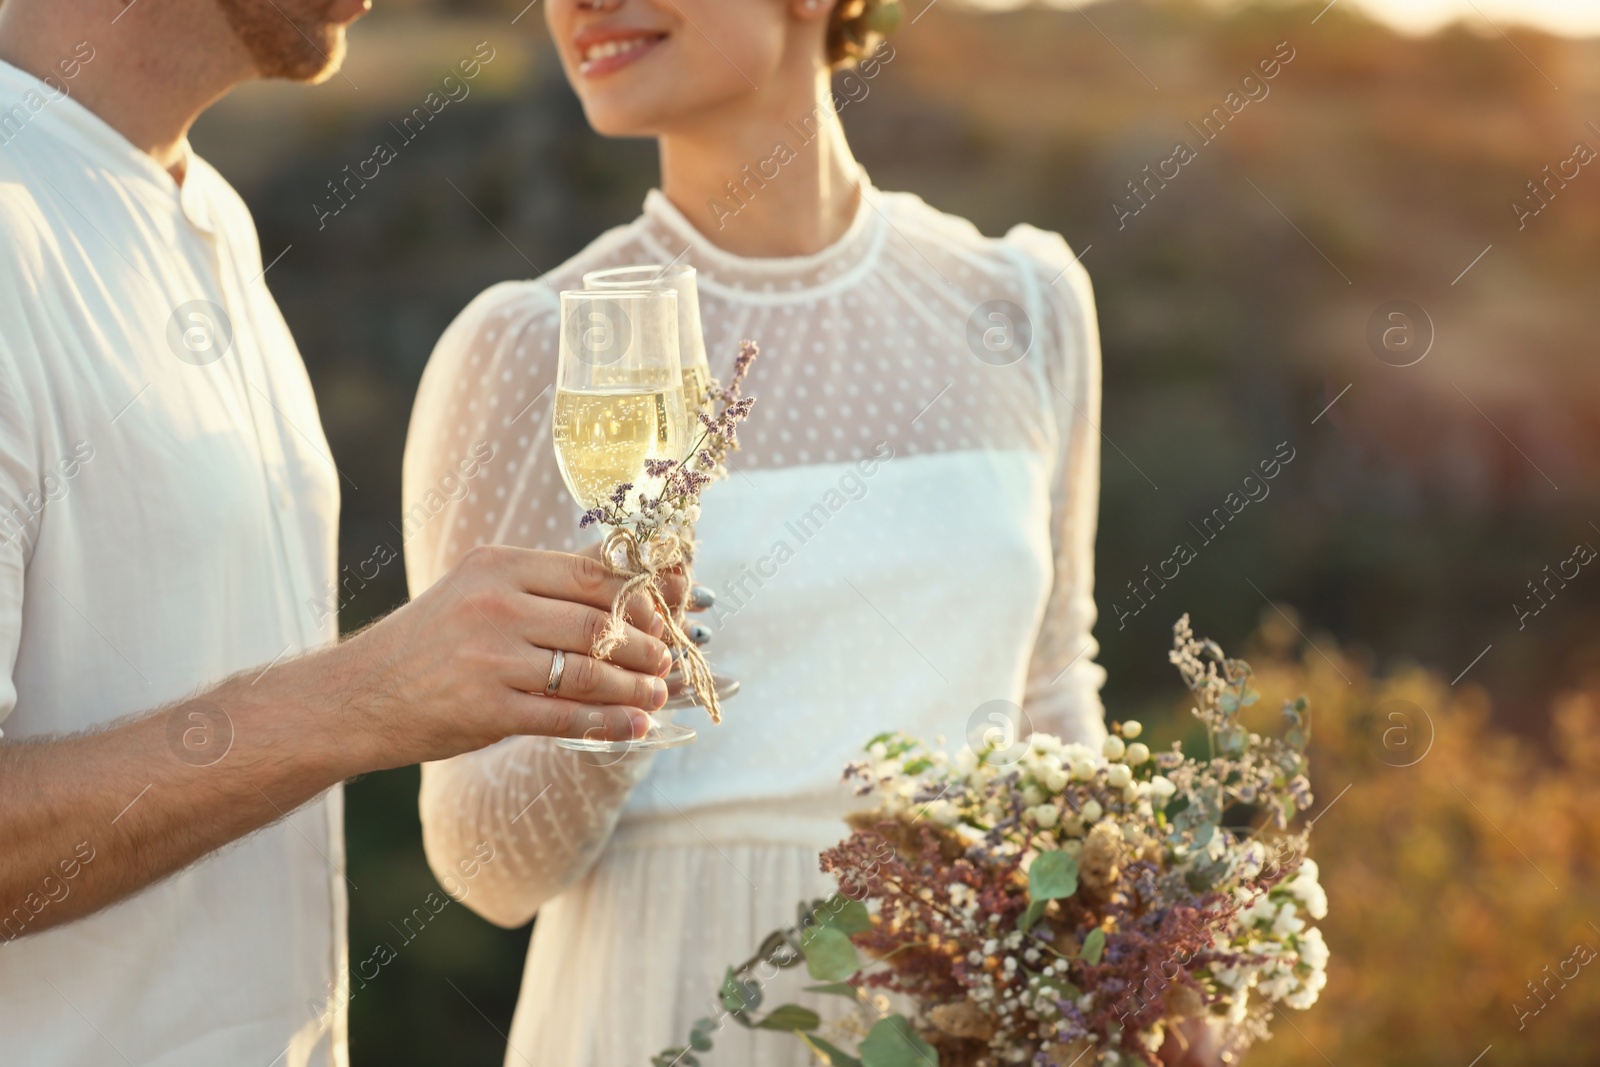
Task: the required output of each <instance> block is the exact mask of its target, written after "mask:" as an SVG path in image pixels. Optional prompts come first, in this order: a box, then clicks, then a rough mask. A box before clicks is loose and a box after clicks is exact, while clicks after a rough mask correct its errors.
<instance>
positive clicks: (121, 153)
mask: <svg viewBox="0 0 1600 1067" xmlns="http://www.w3.org/2000/svg"><path fill="white" fill-rule="evenodd" d="M65 84H66V86H67V88H68V91H69V95H66V96H63V95H61V90H60V88H59V84H58V85H56V86H52V85H50V84H49V83H46V82H44V81H42V80H40V79H39V78H36V77H34V76H33V75H32V74H29V73H28V72H27V71H25V70H22V69H20V68H18V67H14V66H12V65H11V64H9V63H7V62H5V61H4V60H0V114H5V113H14V111H15V109H17V108H21V109H22V111H23V112H24V113H25V114H26V115H27V116H28V118H27V120H26V125H24V126H23V127H22V128H21V130H20V131H19V132H17V133H16V135H15V141H20V142H22V144H24V145H25V144H26V140H25V139H26V138H27V137H29V136H30V135H36V136H46V137H52V138H54V139H56V140H58V141H60V142H62V143H64V144H66V145H68V146H69V147H70V148H72V149H73V150H75V151H76V152H78V153H79V154H80V155H82V156H83V157H84V158H85V159H86V160H87V161H88V162H89V163H90V164H91V165H93V166H94V167H96V168H98V169H101V170H105V171H108V172H110V173H112V174H114V175H116V176H117V177H119V178H122V179H125V180H127V179H133V180H137V181H140V182H142V183H143V184H145V185H147V186H149V187H150V188H151V189H152V191H154V192H156V193H157V194H159V195H161V196H163V197H166V198H168V199H169V200H170V201H171V203H172V205H173V207H174V208H176V209H177V210H179V211H181V212H182V213H183V215H184V216H185V217H186V218H187V219H188V221H189V222H190V223H192V224H193V225H194V226H195V227H196V228H198V229H200V230H202V231H204V232H206V233H212V232H214V231H215V228H216V227H215V221H214V219H213V216H212V212H211V210H210V205H209V203H208V202H207V200H206V198H205V197H204V196H203V195H202V192H201V186H203V184H204V179H203V178H202V179H201V180H200V181H196V180H195V179H196V177H197V176H198V174H199V173H200V172H201V170H202V168H200V167H198V166H196V163H197V162H198V161H199V157H198V156H196V155H195V154H194V151H193V150H192V149H191V148H190V147H189V141H188V138H185V139H184V141H183V144H182V145H181V146H180V148H181V151H182V153H183V156H184V182H183V184H182V185H181V186H180V185H179V184H178V182H177V180H176V179H175V178H173V176H172V175H171V174H169V173H168V172H167V171H166V169H165V168H163V167H162V166H161V164H159V163H157V162H156V161H155V160H154V159H152V158H150V156H149V154H148V153H146V152H144V151H143V150H141V149H140V148H138V147H136V146H135V145H134V144H133V143H132V142H131V141H129V140H128V139H127V138H126V137H124V136H123V135H122V134H121V133H119V132H117V130H116V129H114V128H113V127H112V126H110V125H109V124H108V123H107V122H106V121H105V120H104V119H102V118H101V117H100V116H99V115H96V114H95V113H94V112H93V111H90V110H89V109H88V108H86V107H84V106H83V105H82V104H80V103H78V101H77V100H75V99H73V98H72V96H71V95H70V90H71V83H70V82H67V83H65Z"/></svg>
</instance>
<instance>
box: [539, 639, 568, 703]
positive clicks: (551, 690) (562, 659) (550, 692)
mask: <svg viewBox="0 0 1600 1067" xmlns="http://www.w3.org/2000/svg"><path fill="white" fill-rule="evenodd" d="M566 670H567V654H566V652H564V651H563V650H561V649H559V648H558V649H556V650H555V657H554V658H553V659H552V660H551V661H550V681H549V682H548V683H547V684H546V685H545V687H544V695H545V696H547V697H553V696H555V695H556V690H558V689H560V688H561V676H562V675H563V674H565V673H566Z"/></svg>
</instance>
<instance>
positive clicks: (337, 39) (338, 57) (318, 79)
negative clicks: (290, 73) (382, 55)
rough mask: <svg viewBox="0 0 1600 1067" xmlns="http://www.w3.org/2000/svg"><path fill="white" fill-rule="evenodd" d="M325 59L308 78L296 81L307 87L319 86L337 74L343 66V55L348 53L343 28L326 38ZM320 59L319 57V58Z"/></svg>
mask: <svg viewBox="0 0 1600 1067" xmlns="http://www.w3.org/2000/svg"><path fill="white" fill-rule="evenodd" d="M325 51H326V52H327V58H326V59H325V60H324V61H323V62H322V65H321V66H320V67H319V68H318V69H317V70H316V71H315V72H314V73H312V74H311V75H310V76H309V77H304V78H300V79H298V80H299V81H302V82H304V83H305V84H307V85H321V84H322V83H323V82H325V81H327V80H328V79H329V78H331V77H333V76H334V75H335V74H338V73H339V71H340V69H341V68H343V66H344V57H345V54H346V53H347V52H348V51H349V44H348V42H347V41H346V40H345V32H344V27H343V26H340V27H338V28H337V29H335V30H334V31H333V32H332V33H331V34H329V37H328V46H327V48H326V49H325ZM319 58H321V57H319Z"/></svg>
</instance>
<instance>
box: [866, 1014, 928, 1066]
mask: <svg viewBox="0 0 1600 1067" xmlns="http://www.w3.org/2000/svg"><path fill="white" fill-rule="evenodd" d="M938 1063H939V1053H938V1052H936V1051H934V1048H933V1046H932V1045H930V1044H928V1043H927V1042H926V1041H924V1040H922V1038H921V1037H919V1036H917V1032H916V1031H915V1030H913V1029H912V1028H911V1024H910V1023H909V1022H907V1021H906V1017H905V1016H904V1015H891V1016H889V1017H888V1018H887V1019H879V1020H878V1021H877V1023H875V1024H874V1025H873V1027H872V1030H871V1032H869V1033H868V1034H867V1036H866V1038H865V1039H864V1040H862V1042H861V1067H929V1065H932V1067H938Z"/></svg>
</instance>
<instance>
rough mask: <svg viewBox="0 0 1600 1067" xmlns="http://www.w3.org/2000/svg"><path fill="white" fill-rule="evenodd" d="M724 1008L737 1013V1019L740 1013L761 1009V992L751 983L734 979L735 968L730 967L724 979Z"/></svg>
mask: <svg viewBox="0 0 1600 1067" xmlns="http://www.w3.org/2000/svg"><path fill="white" fill-rule="evenodd" d="M722 1006H723V1007H724V1008H726V1009H728V1011H730V1012H733V1013H735V1018H737V1017H738V1013H740V1012H746V1011H754V1010H755V1009H756V1008H759V1007H761V990H760V988H759V987H757V986H755V985H752V984H751V983H749V982H741V981H739V979H737V978H735V977H734V974H733V968H732V967H729V968H728V973H727V975H726V976H725V977H724V978H723V979H722ZM740 1021H741V1022H742V1021H743V1020H742V1019H741V1020H740Z"/></svg>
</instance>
